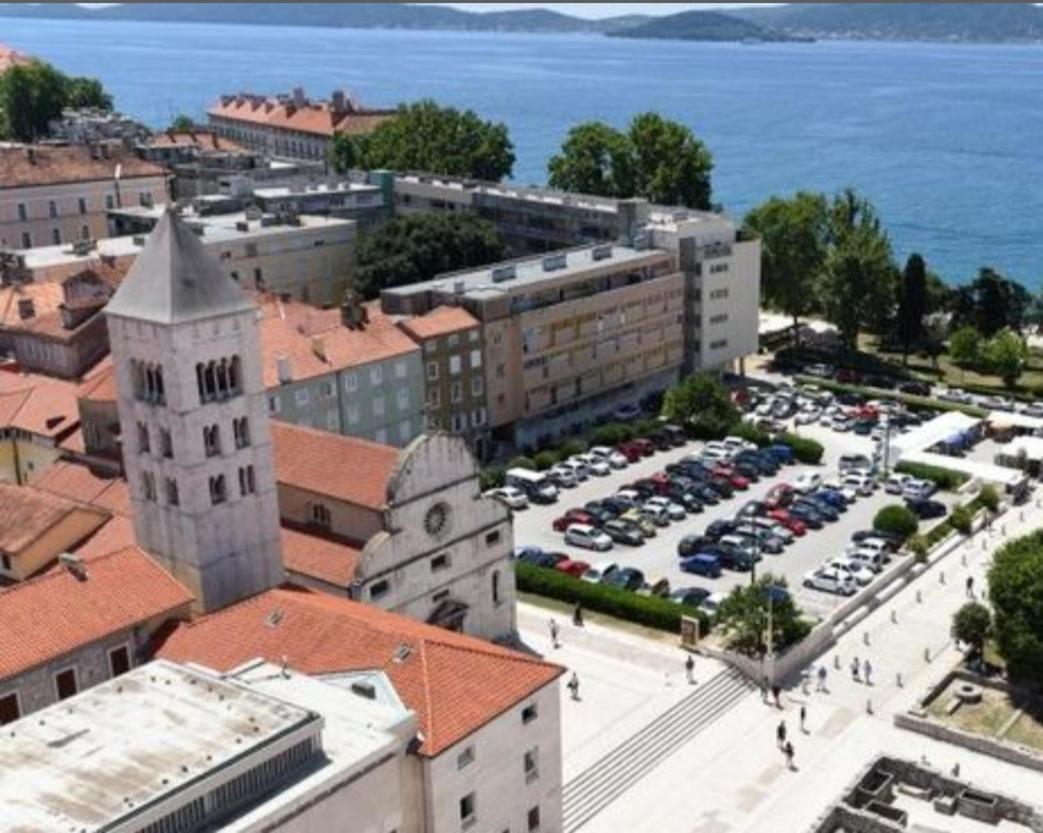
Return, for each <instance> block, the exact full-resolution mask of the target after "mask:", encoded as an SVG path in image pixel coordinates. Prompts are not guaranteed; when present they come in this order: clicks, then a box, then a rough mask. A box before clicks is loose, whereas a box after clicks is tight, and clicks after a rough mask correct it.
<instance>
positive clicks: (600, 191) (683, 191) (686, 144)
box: [547, 113, 713, 209]
mask: <svg viewBox="0 0 1043 833" xmlns="http://www.w3.org/2000/svg"><path fill="white" fill-rule="evenodd" d="M712 170H713V157H712V155H711V154H710V151H709V150H708V149H707V148H706V145H704V144H703V143H702V141H700V140H699V139H698V138H697V137H696V135H695V134H694V133H693V132H692V130H691V129H690V128H688V127H686V126H685V125H683V124H681V123H680V122H676V121H672V120H670V119H665V118H663V117H662V116H661V115H659V114H658V113H641V114H640V115H638V116H635V117H634V118H633V120H631V122H630V124H629V126H628V127H627V130H626V132H621V131H619V130H616V129H615V128H613V127H611V126H609V125H607V124H604V123H603V122H584V123H582V124H579V125H577V126H576V127H574V128H573V129H572V130H570V131H569V134H568V136H567V137H566V138H565V142H564V143H563V144H562V147H561V151H560V152H559V153H558V154H557V155H555V156H554V157H552V158H551V160H550V162H549V163H548V165H547V171H548V175H549V182H550V184H551V185H552V186H553V187H555V188H563V189H565V190H569V191H579V192H583V193H587V194H596V195H599V196H606V197H643V198H645V199H647V200H650V201H651V202H655V203H665V204H667V205H683V206H687V207H689V208H697V209H709V208H710V203H711V195H712V189H711V183H710V174H711V172H712Z"/></svg>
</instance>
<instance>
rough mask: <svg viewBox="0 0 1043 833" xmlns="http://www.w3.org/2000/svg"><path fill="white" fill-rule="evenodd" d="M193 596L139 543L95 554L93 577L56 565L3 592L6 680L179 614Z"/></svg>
mask: <svg viewBox="0 0 1043 833" xmlns="http://www.w3.org/2000/svg"><path fill="white" fill-rule="evenodd" d="M191 601H192V595H191V594H190V593H189V592H188V590H187V589H185V587H184V586H182V585H181V584H180V583H178V582H177V581H175V580H174V578H173V577H171V576H170V575H169V574H168V573H167V572H166V570H164V569H163V568H162V567H160V566H159V565H158V564H156V562H154V561H153V560H152V559H151V558H149V557H148V556H147V555H146V554H145V553H144V552H142V551H141V550H139V549H138V548H136V547H128V548H126V549H123V550H119V551H117V552H113V553H110V554H109V555H107V556H105V557H102V558H96V559H94V560H93V561H91V562H90V563H89V564H88V565H87V577H86V579H79V578H77V577H76V576H74V575H73V574H72V573H70V572H69V571H68V570H67V569H63V570H56V571H52V572H49V573H46V574H45V575H42V576H39V577H37V578H34V579H30V580H29V581H26V582H23V583H22V584H18V585H15V586H14V587H11V588H9V589H7V590H2V591H0V622H3V623H4V632H5V633H6V634H8V636H9V637H10V638H7V639H3V640H0V679H5V678H8V677H11V676H13V675H15V674H19V673H21V672H23V671H26V670H28V669H30V668H34V667H36V666H38V665H41V664H43V663H45V662H49V661H52V660H54V659H57V658H58V657H61V656H64V655H66V654H70V653H72V652H74V651H76V650H78V649H79V648H82V647H83V646H85V645H89V644H91V643H93V642H96V641H98V640H99V639H104V638H105V637H107V636H110V635H111V634H114V633H118V632H120V631H123V630H128V629H130V628H133V627H134V626H135V625H139V624H142V623H144V622H147V621H148V620H150V619H155V618H157V617H163V616H169V615H174V614H176V613H177V612H178V611H179V609H180V608H182V607H184V606H185V605H187V604H189V603H190V602H191Z"/></svg>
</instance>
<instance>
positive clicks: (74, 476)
mask: <svg viewBox="0 0 1043 833" xmlns="http://www.w3.org/2000/svg"><path fill="white" fill-rule="evenodd" d="M32 485H33V486H34V487H35V488H37V489H43V490H44V491H47V492H50V493H51V494H54V495H58V496H60V497H63V498H67V499H68V500H75V501H79V502H80V503H87V504H90V505H91V506H97V507H99V508H101V509H107V510H108V511H110V512H115V513H116V514H117V515H126V516H128V517H129V516H130V514H131V503H130V490H129V489H128V488H127V481H126V480H124V479H123V478H122V477H104V476H102V475H100V474H95V473H93V472H92V471H91V470H90V469H89V468H87V466H85V465H82V464H80V463H72V462H69V461H65V460H59V461H58V462H57V463H54V464H53V465H51V466H49V467H48V468H46V469H45V470H44V471H42V472H40V474H39V475H37V476H36V477H35V478H34V479H33V482H32Z"/></svg>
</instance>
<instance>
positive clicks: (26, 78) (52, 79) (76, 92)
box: [0, 61, 112, 142]
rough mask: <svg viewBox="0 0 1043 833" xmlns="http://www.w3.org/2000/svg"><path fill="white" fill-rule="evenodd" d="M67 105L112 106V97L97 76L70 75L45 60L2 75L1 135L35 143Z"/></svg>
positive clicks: (0, 100) (0, 78) (15, 67)
mask: <svg viewBox="0 0 1043 833" xmlns="http://www.w3.org/2000/svg"><path fill="white" fill-rule="evenodd" d="M65 107H98V108H101V109H104V110H110V109H112V96H110V95H109V94H108V93H106V92H105V89H104V88H103V87H102V86H101V83H100V82H98V81H97V80H95V79H93V78H70V77H69V76H67V75H64V74H63V73H61V72H59V71H58V70H56V69H55V68H54V67H52V66H51V65H50V64H47V63H44V62H43V61H33V62H32V63H30V64H26V65H24V66H23V65H20V66H14V67H12V68H11V69H9V70H8V71H7V72H5V73H3V74H2V75H0V138H2V139H13V140H15V141H19V142H32V141H35V140H37V139H39V138H42V137H44V136H46V135H47V130H48V123H49V122H50V121H51V120H53V119H57V118H58V117H59V116H61V114H62V109H63V108H65Z"/></svg>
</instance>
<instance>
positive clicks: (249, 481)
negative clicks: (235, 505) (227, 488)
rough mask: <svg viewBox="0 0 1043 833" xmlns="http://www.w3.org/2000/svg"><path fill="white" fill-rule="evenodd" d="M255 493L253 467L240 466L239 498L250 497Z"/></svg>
mask: <svg viewBox="0 0 1043 833" xmlns="http://www.w3.org/2000/svg"><path fill="white" fill-rule="evenodd" d="M256 491H257V486H256V484H255V483H254V467H253V466H240V467H239V496H240V497H246V496H247V495H252V494H254V493H255V492H256Z"/></svg>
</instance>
